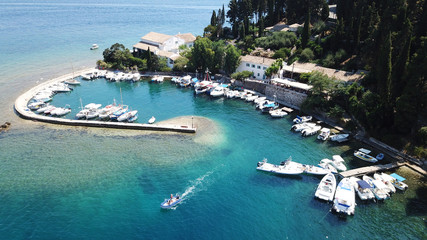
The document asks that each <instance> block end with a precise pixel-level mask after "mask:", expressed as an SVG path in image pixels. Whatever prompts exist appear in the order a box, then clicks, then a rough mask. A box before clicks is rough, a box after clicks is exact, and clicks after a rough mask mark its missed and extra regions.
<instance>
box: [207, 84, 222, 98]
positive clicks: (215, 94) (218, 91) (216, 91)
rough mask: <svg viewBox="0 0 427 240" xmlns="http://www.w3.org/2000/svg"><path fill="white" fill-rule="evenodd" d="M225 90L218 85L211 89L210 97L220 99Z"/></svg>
mask: <svg viewBox="0 0 427 240" xmlns="http://www.w3.org/2000/svg"><path fill="white" fill-rule="evenodd" d="M225 89H226V88H225V87H224V86H223V85H222V84H221V85H218V86H216V87H215V88H214V89H212V91H211V92H210V95H211V96H212V97H221V96H224V93H225Z"/></svg>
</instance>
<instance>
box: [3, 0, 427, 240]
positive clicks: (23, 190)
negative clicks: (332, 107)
mask: <svg viewBox="0 0 427 240" xmlns="http://www.w3.org/2000/svg"><path fill="white" fill-rule="evenodd" d="M223 3H225V4H226V5H227V3H228V2H227V1H214V0H204V1H190V0H189V1H172V0H166V1H144V0H140V1H136V0H126V1H120V3H118V2H117V1H92V0H87V1H82V0H71V1H54V0H51V1H19V0H18V1H13V2H12V1H4V0H0V66H1V73H0V74H1V75H0V100H1V102H2V103H3V104H2V105H0V112H1V115H0V123H3V122H4V121H10V122H12V127H11V129H10V130H9V131H7V132H3V133H0V166H1V167H0V239H426V238H427V234H426V215H427V214H426V209H427V206H426V203H425V199H426V196H425V181H424V180H423V179H422V178H421V177H420V176H418V175H417V174H414V173H413V172H412V171H410V170H408V169H406V168H402V169H399V170H397V172H398V174H400V175H402V176H404V177H406V178H407V179H408V180H407V183H408V185H409V189H408V190H407V191H406V192H404V193H402V192H397V193H395V194H394V195H393V196H392V197H391V199H390V200H387V201H385V202H384V203H374V202H370V203H363V202H360V201H358V202H357V203H358V205H357V207H356V213H355V216H351V217H348V218H340V217H339V216H337V215H335V214H332V213H330V212H329V210H330V208H331V205H330V204H328V203H325V202H321V201H318V200H316V199H314V197H313V196H314V192H315V189H316V186H317V184H318V182H319V181H320V178H318V177H314V176H309V175H301V176H297V177H281V176H275V175H272V174H266V173H263V172H259V171H257V170H256V164H257V162H258V161H261V160H262V159H263V158H264V157H265V158H268V159H269V161H270V162H274V163H279V162H280V161H283V160H285V159H286V158H288V157H289V156H292V159H293V160H294V161H298V162H301V163H307V164H316V163H318V162H319V161H320V160H321V159H323V158H330V157H331V156H332V155H333V154H340V155H341V156H343V157H344V159H345V160H346V165H347V166H348V167H350V168H354V167H359V166H365V165H367V164H365V163H362V162H360V161H359V160H356V159H355V158H354V157H352V153H353V150H354V149H355V148H358V147H367V146H363V145H361V144H359V143H357V142H355V141H351V142H350V143H347V144H344V145H342V144H334V143H331V142H320V141H318V140H316V139H315V137H308V138H303V137H301V136H300V135H299V134H296V133H293V132H291V131H290V130H289V129H290V127H291V122H292V117H293V116H287V117H285V118H283V119H271V118H270V117H269V116H268V115H263V114H261V113H260V112H258V111H256V110H255V107H254V106H253V105H252V104H249V103H246V102H244V101H241V100H230V99H223V98H219V99H212V98H210V97H208V96H204V95H202V96H195V95H194V94H193V92H192V91H191V89H181V88H177V87H176V86H175V85H173V84H171V83H169V82H164V83H162V84H151V83H149V82H148V81H141V82H137V83H125V82H122V83H110V82H107V81H105V80H104V79H98V80H95V81H82V84H81V86H78V87H75V89H74V91H72V92H71V93H63V94H58V95H56V96H55V98H54V100H53V101H52V104H54V105H58V106H62V105H65V104H69V105H70V106H71V107H72V109H73V112H72V113H71V114H70V115H69V116H67V117H69V118H72V116H73V115H74V114H75V113H76V112H77V111H78V107H79V106H80V99H81V100H82V102H83V104H87V103H90V102H96V103H101V104H103V105H106V104H110V103H112V101H113V99H116V100H117V101H118V102H119V101H121V99H123V102H124V103H125V104H127V105H129V106H130V107H131V108H133V109H137V110H138V111H139V121H140V122H146V121H147V120H148V119H149V118H150V117H151V116H155V117H156V118H157V121H164V120H168V119H171V118H175V117H180V116H195V117H203V118H204V119H207V120H208V124H207V125H206V126H207V127H206V126H205V127H204V129H202V128H201V129H200V131H198V132H197V133H196V134H178V133H155V132H141V131H134V130H115V129H95V128H85V127H69V126H58V125H49V124H45V123H38V122H32V121H28V120H22V119H20V118H19V117H17V116H16V115H15V113H14V112H13V102H14V101H15V99H16V98H17V97H18V96H19V95H20V94H21V93H23V92H25V91H27V90H28V89H29V88H31V87H33V86H35V85H36V84H37V83H38V82H42V81H46V80H47V79H49V78H52V77H55V76H60V75H62V74H64V73H70V72H72V69H73V68H75V69H82V68H86V67H89V66H94V65H95V61H96V60H97V59H100V58H101V57H102V49H104V48H107V47H109V46H111V44H113V43H115V42H120V43H123V44H125V46H127V47H129V48H131V46H132V44H134V43H136V42H137V41H138V40H139V38H140V37H141V36H143V35H145V34H146V33H148V32H150V31H156V32H162V33H166V34H176V33H178V32H181V33H184V32H192V33H193V34H195V35H200V34H202V32H203V28H204V27H205V26H206V25H208V24H209V21H210V16H211V14H212V10H214V9H215V10H217V9H218V8H220V7H222V4H223ZM92 43H98V44H99V45H100V49H98V50H96V51H90V50H89V47H90V46H91V45H92ZM120 92H121V94H120ZM188 124H190V123H188ZM171 193H180V194H182V195H184V196H185V197H184V200H183V202H182V203H181V204H180V205H178V206H177V207H176V208H175V209H172V210H162V209H160V206H159V205H160V203H161V202H162V201H163V200H164V199H165V198H167V197H168V196H169V195H170V194H171Z"/></svg>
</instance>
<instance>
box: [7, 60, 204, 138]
mask: <svg viewBox="0 0 427 240" xmlns="http://www.w3.org/2000/svg"><path fill="white" fill-rule="evenodd" d="M94 70H95V69H93V68H89V69H84V70H82V71H79V72H76V73H74V74H67V75H64V76H61V77H58V78H55V79H52V80H49V81H46V82H44V83H41V84H39V85H37V86H35V87H33V88H31V89H30V90H28V91H27V92H25V93H24V94H22V95H21V96H19V97H18V98H17V99H16V101H15V105H14V107H15V111H16V113H17V114H18V115H19V116H20V117H22V118H24V119H30V120H36V121H40V122H47V123H53V124H62V125H71V126H87V127H99V128H119V129H137V130H150V131H171V132H183V133H195V132H196V130H197V128H196V127H195V126H191V125H181V124H179V123H175V124H140V123H123V122H102V121H93V120H74V119H65V118H55V117H49V116H42V115H39V114H36V113H35V112H33V111H31V110H30V109H29V108H28V107H27V105H28V102H29V101H30V100H31V99H32V98H33V97H34V96H35V95H36V94H37V93H38V92H39V91H41V90H43V89H44V88H46V87H48V86H50V85H52V84H55V83H59V82H63V81H65V80H67V79H70V78H73V77H74V76H79V75H82V74H88V73H91V72H93V71H94Z"/></svg>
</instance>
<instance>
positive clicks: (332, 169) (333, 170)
mask: <svg viewBox="0 0 427 240" xmlns="http://www.w3.org/2000/svg"><path fill="white" fill-rule="evenodd" d="M331 162H332V160H329V159H327V158H325V159H322V160H321V161H320V163H319V164H317V166H319V167H321V168H324V169H327V170H329V171H330V172H331V173H334V174H336V173H338V170H337V169H336V168H335V167H334V166H332V165H331V164H330V163H331Z"/></svg>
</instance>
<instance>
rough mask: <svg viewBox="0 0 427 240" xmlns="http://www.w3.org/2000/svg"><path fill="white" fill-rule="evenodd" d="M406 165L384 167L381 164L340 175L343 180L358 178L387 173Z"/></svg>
mask: <svg viewBox="0 0 427 240" xmlns="http://www.w3.org/2000/svg"><path fill="white" fill-rule="evenodd" d="M404 165H405V163H400V162H395V163H389V164H382V165H381V164H379V165H373V166H368V167H361V168H356V169H351V170H348V171H344V172H340V173H339V175H340V176H341V177H343V178H346V177H357V176H362V175H366V174H371V173H375V172H380V171H386V170H389V169H393V168H398V167H401V166H404Z"/></svg>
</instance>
